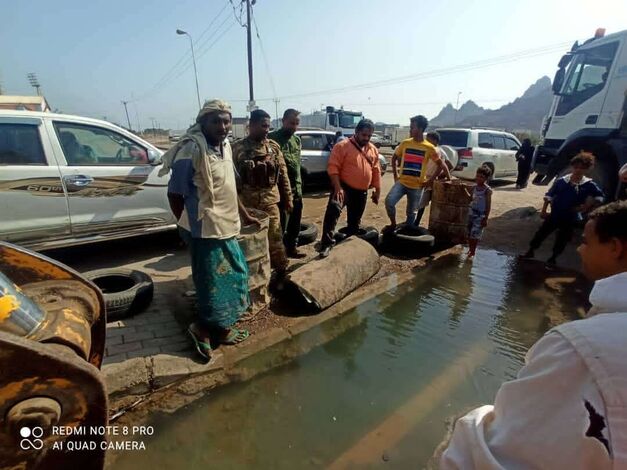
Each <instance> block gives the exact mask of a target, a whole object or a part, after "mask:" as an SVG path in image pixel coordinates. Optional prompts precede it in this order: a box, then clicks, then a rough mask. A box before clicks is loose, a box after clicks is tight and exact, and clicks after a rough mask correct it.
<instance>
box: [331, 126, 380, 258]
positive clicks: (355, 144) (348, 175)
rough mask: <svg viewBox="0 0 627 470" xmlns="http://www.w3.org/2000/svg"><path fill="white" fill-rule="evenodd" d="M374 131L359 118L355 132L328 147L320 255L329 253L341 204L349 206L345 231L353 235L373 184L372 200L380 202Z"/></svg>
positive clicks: (357, 227) (357, 228) (378, 169)
mask: <svg viewBox="0 0 627 470" xmlns="http://www.w3.org/2000/svg"><path fill="white" fill-rule="evenodd" d="M373 132H374V123H373V122H372V121H371V120H369V119H362V120H361V121H360V122H359V124H357V127H355V135H353V136H352V137H351V138H349V139H345V140H342V141H341V142H338V143H337V144H335V146H334V147H333V150H332V151H331V156H330V157H329V163H328V165H327V173H328V174H329V177H330V178H331V187H332V192H331V196H330V197H329V203H328V204H327V210H326V212H325V214H324V223H323V226H322V243H321V244H322V246H321V249H320V256H321V257H323V258H325V257H327V256H329V251H330V250H331V247H332V246H333V244H334V240H333V235H334V232H335V226H336V225H337V221H338V219H339V218H340V215H341V214H342V209H344V206H346V207H347V208H348V209H347V210H348V215H347V219H348V221H347V222H348V224H347V225H348V227H347V228H348V232H347V234H348V235H353V234H355V233H357V231H358V230H359V223H360V222H361V216H362V215H363V214H364V210H365V209H366V202H367V200H368V189H369V188H374V193H373V194H372V202H374V203H375V204H379V196H380V194H381V168H380V167H379V153H378V152H377V148H376V147H375V146H374V145H372V144H371V143H370V138H371V137H372V133H373Z"/></svg>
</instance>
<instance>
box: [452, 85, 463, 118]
mask: <svg viewBox="0 0 627 470" xmlns="http://www.w3.org/2000/svg"><path fill="white" fill-rule="evenodd" d="M461 94H462V92H461V91H458V92H457V103H456V104H455V124H453V125H457V111H458V110H459V95H461Z"/></svg>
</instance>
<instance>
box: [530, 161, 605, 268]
mask: <svg viewBox="0 0 627 470" xmlns="http://www.w3.org/2000/svg"><path fill="white" fill-rule="evenodd" d="M570 166H571V169H572V173H570V174H568V175H566V176H564V177H562V178H558V179H557V180H556V181H555V183H553V186H552V187H551V189H549V191H548V192H547V193H546V196H545V197H544V205H543V206H542V213H541V214H540V217H542V218H543V219H544V223H543V224H542V225H541V226H540V228H539V229H538V231H537V232H536V234H535V235H534V237H533V238H532V240H531V242H530V243H529V250H528V251H527V252H526V253H525V254H524V255H523V256H522V257H523V258H533V257H534V254H535V250H537V249H538V248H540V245H541V244H542V242H543V241H544V240H545V239H546V238H547V237H548V236H549V235H550V234H551V233H553V232H554V231H556V230H557V235H556V237H555V244H554V245H553V254H552V255H551V257H550V258H549V259H548V261H547V263H548V264H549V265H555V264H556V260H557V257H558V256H559V255H560V254H561V253H562V252H563V251H564V249H565V248H566V245H567V244H568V242H569V241H570V239H571V238H572V236H573V231H574V229H575V224H576V223H577V222H578V221H581V220H583V215H582V214H585V213H587V212H590V210H592V209H593V208H594V207H596V206H598V205H599V204H601V203H603V192H602V191H601V189H600V188H599V187H598V186H597V184H596V183H595V182H594V181H592V180H591V179H590V178H587V177H586V176H585V173H586V172H587V171H589V170H590V169H591V168H592V167H593V166H594V156H593V155H592V154H590V153H585V152H581V153H579V154H578V155H575V157H573V159H572V160H571V161H570ZM549 205H550V206H551V213H550V214H549V213H547V208H548V206H549Z"/></svg>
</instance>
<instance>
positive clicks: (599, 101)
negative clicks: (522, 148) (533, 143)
mask: <svg viewBox="0 0 627 470" xmlns="http://www.w3.org/2000/svg"><path fill="white" fill-rule="evenodd" d="M626 43H627V31H621V32H618V33H614V34H610V35H608V36H605V30H603V29H599V30H597V32H596V34H595V36H594V37H593V38H591V39H588V40H587V41H585V42H584V43H583V44H582V45H579V44H578V43H575V44H574V45H573V47H572V49H571V50H570V52H568V53H566V54H565V55H564V56H563V57H562V58H561V59H560V61H559V64H558V70H557V73H556V74H555V78H554V80H553V92H554V94H555V97H554V99H553V103H552V105H551V108H550V110H549V114H548V116H547V117H546V118H545V121H544V124H543V128H542V136H543V138H544V141H543V143H542V145H539V146H538V147H537V148H536V152H535V155H534V163H533V168H534V170H535V171H536V172H537V173H538V176H536V178H535V179H534V183H535V184H548V183H549V182H550V181H551V180H552V179H553V178H554V177H555V176H558V175H560V174H561V173H563V172H565V171H566V169H567V168H568V162H569V160H570V158H572V157H573V156H574V155H575V154H576V153H578V152H579V151H581V150H585V151H589V152H591V153H593V154H594V155H595V157H596V164H595V168H594V170H593V171H592V174H591V175H590V176H591V177H592V178H593V179H595V180H596V181H597V183H599V184H600V185H601V187H602V189H603V191H604V192H605V195H606V197H608V199H613V198H615V197H616V196H617V195H618V192H619V182H618V169H619V168H620V167H621V166H622V165H623V164H624V163H626V162H627V117H626V116H627V110H626V106H627V105H626V102H627V95H626V94H627V44H626Z"/></svg>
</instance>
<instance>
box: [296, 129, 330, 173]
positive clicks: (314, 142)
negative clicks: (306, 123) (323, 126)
mask: <svg viewBox="0 0 627 470" xmlns="http://www.w3.org/2000/svg"><path fill="white" fill-rule="evenodd" d="M299 136H300V141H301V145H302V150H301V162H302V167H303V169H304V170H305V173H306V174H308V175H316V174H320V173H326V171H327V161H328V160H329V154H330V153H331V152H330V149H331V145H330V143H329V138H328V136H327V134H325V133H321V132H307V133H302V134H299Z"/></svg>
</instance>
